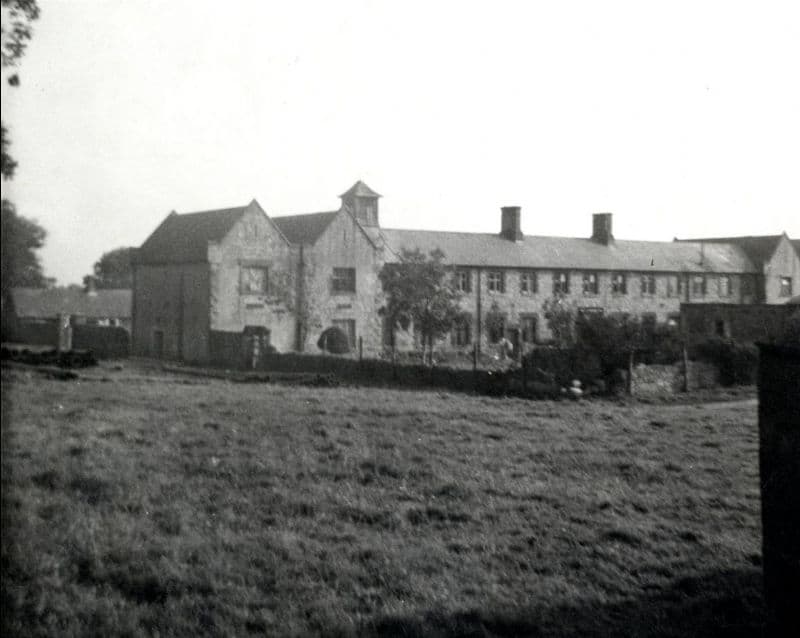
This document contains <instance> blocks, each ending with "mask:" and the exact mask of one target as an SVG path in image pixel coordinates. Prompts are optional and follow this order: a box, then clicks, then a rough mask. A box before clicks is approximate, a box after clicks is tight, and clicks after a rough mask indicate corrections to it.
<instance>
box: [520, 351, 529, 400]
mask: <svg viewBox="0 0 800 638" xmlns="http://www.w3.org/2000/svg"><path fill="white" fill-rule="evenodd" d="M520 372H521V374H522V396H528V362H527V361H526V360H525V357H521V358H520Z"/></svg>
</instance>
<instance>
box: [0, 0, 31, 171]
mask: <svg viewBox="0 0 800 638" xmlns="http://www.w3.org/2000/svg"><path fill="white" fill-rule="evenodd" d="M0 7H2V13H3V15H2V44H1V45H0V54H1V55H0V57H1V58H2V68H3V69H4V70H5V69H7V68H10V67H15V66H17V63H18V62H19V59H20V58H21V57H22V54H23V53H25V47H27V46H28V41H29V40H30V39H31V36H32V35H33V27H32V23H33V21H34V20H36V19H38V18H39V6H38V5H37V4H36V0H0ZM7 81H8V83H9V85H11V86H17V85H18V84H19V75H18V74H17V73H12V74H11V75H9V76H8V78H7ZM1 133H2V135H0V139H1V141H2V165H0V173H2V176H3V179H11V178H12V177H13V176H14V169H16V167H17V163H16V162H15V161H14V158H12V157H11V153H10V146H11V142H10V140H9V138H8V129H7V128H6V125H5V122H3V123H2V132H1Z"/></svg>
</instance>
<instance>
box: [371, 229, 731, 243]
mask: <svg viewBox="0 0 800 638" xmlns="http://www.w3.org/2000/svg"><path fill="white" fill-rule="evenodd" d="M381 230H389V231H394V230H397V231H400V232H408V233H446V234H448V235H482V236H484V237H497V238H500V239H503V236H502V234H500V233H489V232H479V231H470V230H428V229H420V228H384V227H381ZM527 239H575V240H581V241H587V242H592V243H597V242H594V240H592V238H591V237H573V236H570V235H530V234H525V235H523V237H522V239H520V240H517V241H522V242H524V241H525V240H527ZM504 241H509V240H506V239H504ZM614 241H615V242H617V243H618V242H638V243H649V244H672V243H674V242H676V241H678V242H680V243H686V244H691V243H696V244H700V243H702V242H701V241H695V240H691V239H676V240H673V239H617V238H615V239H614ZM510 243H511V242H510ZM718 243H725V242H718ZM609 247H611V246H609Z"/></svg>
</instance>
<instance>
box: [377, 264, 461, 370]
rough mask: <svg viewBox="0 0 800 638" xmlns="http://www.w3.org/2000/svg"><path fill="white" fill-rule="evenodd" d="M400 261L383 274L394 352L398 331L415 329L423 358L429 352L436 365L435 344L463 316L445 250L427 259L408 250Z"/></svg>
mask: <svg viewBox="0 0 800 638" xmlns="http://www.w3.org/2000/svg"><path fill="white" fill-rule="evenodd" d="M399 257H400V258H399V261H398V262H395V263H387V264H384V266H383V268H382V269H381V272H380V274H379V277H380V280H381V286H382V288H383V292H384V294H385V295H386V305H385V306H384V307H383V308H381V315H382V316H383V317H384V319H385V320H386V323H387V324H388V325H389V327H390V330H391V344H392V351H393V352H394V347H395V332H396V330H397V329H398V328H401V329H403V330H408V329H409V328H410V327H411V326H413V328H414V330H415V331H417V332H418V333H419V336H420V343H421V345H422V352H423V355H424V353H425V351H426V349H427V350H428V359H429V361H430V362H431V363H432V362H433V344H434V342H435V341H436V340H437V339H440V338H442V337H443V336H444V335H446V334H447V333H448V332H449V331H450V330H451V329H452V328H453V324H454V323H455V322H456V321H457V320H458V319H459V317H460V316H461V315H462V312H461V309H460V308H459V306H458V303H457V302H458V298H459V293H458V292H457V291H456V290H455V288H454V286H453V282H452V279H451V277H450V272H451V271H450V269H449V268H448V266H447V265H446V264H445V263H444V253H443V252H442V251H441V250H432V251H431V252H430V253H429V254H428V255H425V254H424V253H423V252H422V251H420V250H418V249H417V250H408V249H405V250H403V252H402V253H401V254H400V256H399ZM423 358H424V356H423Z"/></svg>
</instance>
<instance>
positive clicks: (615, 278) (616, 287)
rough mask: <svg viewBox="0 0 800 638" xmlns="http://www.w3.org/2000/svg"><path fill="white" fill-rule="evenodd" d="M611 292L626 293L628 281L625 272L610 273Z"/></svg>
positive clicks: (616, 293)
mask: <svg viewBox="0 0 800 638" xmlns="http://www.w3.org/2000/svg"><path fill="white" fill-rule="evenodd" d="M611 292H612V293H614V294H615V295H625V294H627V293H628V281H627V278H626V277H625V273H621V272H617V273H614V274H613V275H611Z"/></svg>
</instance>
